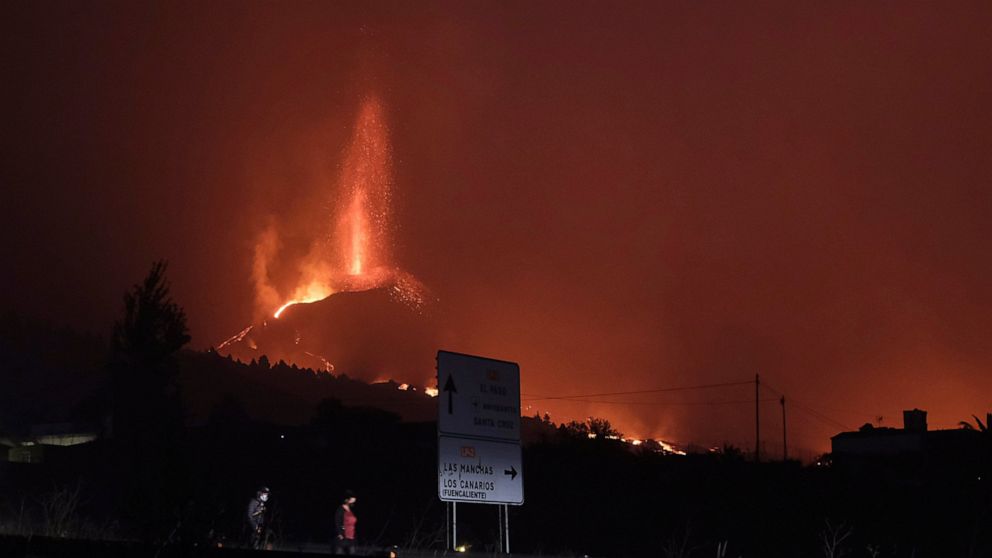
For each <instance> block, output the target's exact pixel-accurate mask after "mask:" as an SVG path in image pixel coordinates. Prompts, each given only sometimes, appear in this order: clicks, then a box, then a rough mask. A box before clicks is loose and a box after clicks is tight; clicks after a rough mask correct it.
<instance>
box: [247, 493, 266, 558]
mask: <svg viewBox="0 0 992 558" xmlns="http://www.w3.org/2000/svg"><path fill="white" fill-rule="evenodd" d="M268 501H269V489H268V488H266V487H264V486H263V487H262V488H259V489H258V492H256V493H255V497H254V498H252V499H251V501H250V502H248V527H249V528H250V529H251V547H252V548H254V549H255V550H261V549H262V548H264V546H265V519H266V517H265V511H266V510H265V503H266V502H268Z"/></svg>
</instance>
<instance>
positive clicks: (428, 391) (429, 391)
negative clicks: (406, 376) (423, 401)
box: [424, 387, 437, 397]
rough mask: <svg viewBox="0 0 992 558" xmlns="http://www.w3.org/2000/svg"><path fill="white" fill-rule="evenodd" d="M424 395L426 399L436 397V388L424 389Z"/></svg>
mask: <svg viewBox="0 0 992 558" xmlns="http://www.w3.org/2000/svg"><path fill="white" fill-rule="evenodd" d="M424 393H426V394H427V396H428V397H437V388H436V387H429V388H424Z"/></svg>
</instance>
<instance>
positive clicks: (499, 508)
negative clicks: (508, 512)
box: [496, 506, 503, 553]
mask: <svg viewBox="0 0 992 558" xmlns="http://www.w3.org/2000/svg"><path fill="white" fill-rule="evenodd" d="M496 515H497V516H499V527H497V529H498V532H497V533H496V539H497V540H498V541H499V551H500V553H502V552H503V506H496Z"/></svg>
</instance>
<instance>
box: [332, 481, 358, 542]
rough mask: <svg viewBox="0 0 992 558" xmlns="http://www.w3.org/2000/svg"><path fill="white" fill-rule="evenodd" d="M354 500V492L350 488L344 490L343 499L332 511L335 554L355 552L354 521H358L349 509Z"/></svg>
mask: <svg viewBox="0 0 992 558" xmlns="http://www.w3.org/2000/svg"><path fill="white" fill-rule="evenodd" d="M356 500H357V499H356V498H355V494H354V493H352V492H351V491H350V490H345V491H344V500H343V501H342V502H341V505H340V506H338V509H337V511H336V512H334V527H335V537H334V553H335V554H348V555H351V554H354V553H355V523H357V522H358V518H356V517H355V513H354V512H353V511H351V507H352V506H353V505H355V501H356Z"/></svg>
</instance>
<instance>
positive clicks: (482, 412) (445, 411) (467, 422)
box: [437, 351, 520, 442]
mask: <svg viewBox="0 0 992 558" xmlns="http://www.w3.org/2000/svg"><path fill="white" fill-rule="evenodd" d="M437 378H438V383H437V385H438V389H439V394H438V398H437V399H438V421H437V423H438V433H439V434H442V435H445V434H447V435H453V436H467V437H471V438H486V439H494V440H511V441H515V442H519V441H520V367H519V366H518V365H517V364H516V363H514V362H506V361H502V360H493V359H488V358H482V357H477V356H470V355H463V354H459V353H450V352H448V351H438V353H437Z"/></svg>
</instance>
